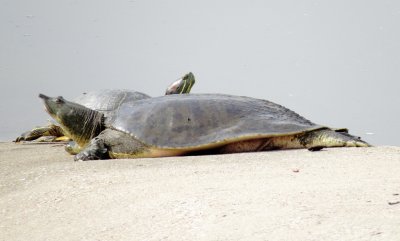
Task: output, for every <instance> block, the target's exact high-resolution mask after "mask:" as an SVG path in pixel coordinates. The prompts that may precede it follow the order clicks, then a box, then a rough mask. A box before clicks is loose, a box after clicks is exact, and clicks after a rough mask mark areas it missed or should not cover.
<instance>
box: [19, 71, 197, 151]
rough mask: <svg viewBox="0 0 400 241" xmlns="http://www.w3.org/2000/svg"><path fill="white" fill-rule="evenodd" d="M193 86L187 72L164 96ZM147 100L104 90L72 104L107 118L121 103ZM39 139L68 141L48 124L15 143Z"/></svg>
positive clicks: (139, 95)
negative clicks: (98, 112)
mask: <svg viewBox="0 0 400 241" xmlns="http://www.w3.org/2000/svg"><path fill="white" fill-rule="evenodd" d="M194 84H195V77H194V75H193V73H191V72H189V73H188V74H185V75H184V76H183V77H181V78H179V79H178V80H176V81H174V82H173V83H172V84H170V85H169V86H168V88H167V90H166V91H165V94H166V95H172V94H187V93H190V90H191V88H192V87H193V85H194ZM147 98H151V97H150V96H149V95H147V94H144V93H141V92H137V91H132V90H119V89H106V90H97V91H90V92H86V93H83V94H81V95H80V96H78V97H77V98H75V100H74V102H76V103H78V104H81V105H83V106H86V107H87V108H90V109H93V110H97V111H100V112H103V113H104V115H105V116H107V115H108V114H109V113H110V112H113V111H115V109H116V108H118V107H119V104H120V103H121V102H132V101H136V100H141V99H147ZM40 137H41V139H40V140H41V141H44V142H46V141H55V140H56V141H64V140H70V139H69V138H68V137H65V134H64V131H63V129H62V128H61V127H60V126H58V125H54V124H50V125H47V126H42V127H36V128H33V129H32V130H30V131H27V132H24V133H22V134H21V135H20V136H19V137H17V138H16V140H15V142H20V141H31V140H36V139H38V138H40ZM72 147H73V145H69V146H67V150H68V151H69V152H71V153H73V152H75V151H74V150H73V149H71V148H72Z"/></svg>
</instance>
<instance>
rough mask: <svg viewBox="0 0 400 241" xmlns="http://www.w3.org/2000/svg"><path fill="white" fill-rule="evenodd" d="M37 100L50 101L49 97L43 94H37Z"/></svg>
mask: <svg viewBox="0 0 400 241" xmlns="http://www.w3.org/2000/svg"><path fill="white" fill-rule="evenodd" d="M39 98H41V99H43V100H48V99H50V97H48V96H47V95H44V94H39Z"/></svg>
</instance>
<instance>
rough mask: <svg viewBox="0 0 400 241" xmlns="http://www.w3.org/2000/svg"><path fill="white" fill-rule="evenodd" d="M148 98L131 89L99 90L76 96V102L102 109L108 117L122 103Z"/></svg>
mask: <svg viewBox="0 0 400 241" xmlns="http://www.w3.org/2000/svg"><path fill="white" fill-rule="evenodd" d="M147 98H150V96H148V95H146V94H144V93H141V92H136V91H131V90H118V89H116V90H97V91H90V92H86V93H83V94H81V95H80V96H78V97H77V98H75V100H74V102H76V103H78V104H81V105H83V106H86V107H87V108H89V109H92V110H97V111H100V112H102V113H104V115H105V116H106V117H107V116H108V115H110V113H111V112H112V111H115V110H116V109H117V108H118V107H119V106H120V105H121V103H124V102H134V101H136V100H141V99H147Z"/></svg>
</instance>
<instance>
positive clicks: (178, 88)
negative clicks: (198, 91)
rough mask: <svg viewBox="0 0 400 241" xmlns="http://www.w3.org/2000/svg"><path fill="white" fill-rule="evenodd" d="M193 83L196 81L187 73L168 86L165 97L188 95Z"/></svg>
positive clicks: (191, 74) (190, 73)
mask: <svg viewBox="0 0 400 241" xmlns="http://www.w3.org/2000/svg"><path fill="white" fill-rule="evenodd" d="M195 82H196V81H195V78H194V75H193V73H192V72H189V73H187V74H185V75H184V76H183V77H182V78H180V79H178V80H177V81H175V82H174V83H172V84H171V85H170V86H168V88H167V90H166V91H165V95H173V94H188V93H190V90H191V89H192V87H193V85H194V83H195Z"/></svg>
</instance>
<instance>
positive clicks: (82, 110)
mask: <svg viewBox="0 0 400 241" xmlns="http://www.w3.org/2000/svg"><path fill="white" fill-rule="evenodd" d="M39 97H40V98H41V99H42V100H43V102H44V105H45V108H46V111H47V112H48V113H49V114H50V116H51V117H53V119H54V120H56V121H57V122H58V123H59V124H60V125H61V127H62V129H63V131H64V134H66V135H67V136H69V137H71V138H72V139H73V140H74V141H76V142H77V143H78V144H79V145H80V146H81V147H83V146H85V145H86V144H87V143H88V142H89V141H90V140H91V139H92V138H93V137H94V136H96V135H98V134H99V133H100V132H101V130H102V128H103V114H102V113H100V112H98V111H95V110H92V109H89V108H87V107H85V106H83V105H79V104H77V103H74V102H70V101H67V100H65V99H64V98H63V97H62V96H58V97H49V96H46V95H43V94H40V95H39Z"/></svg>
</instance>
